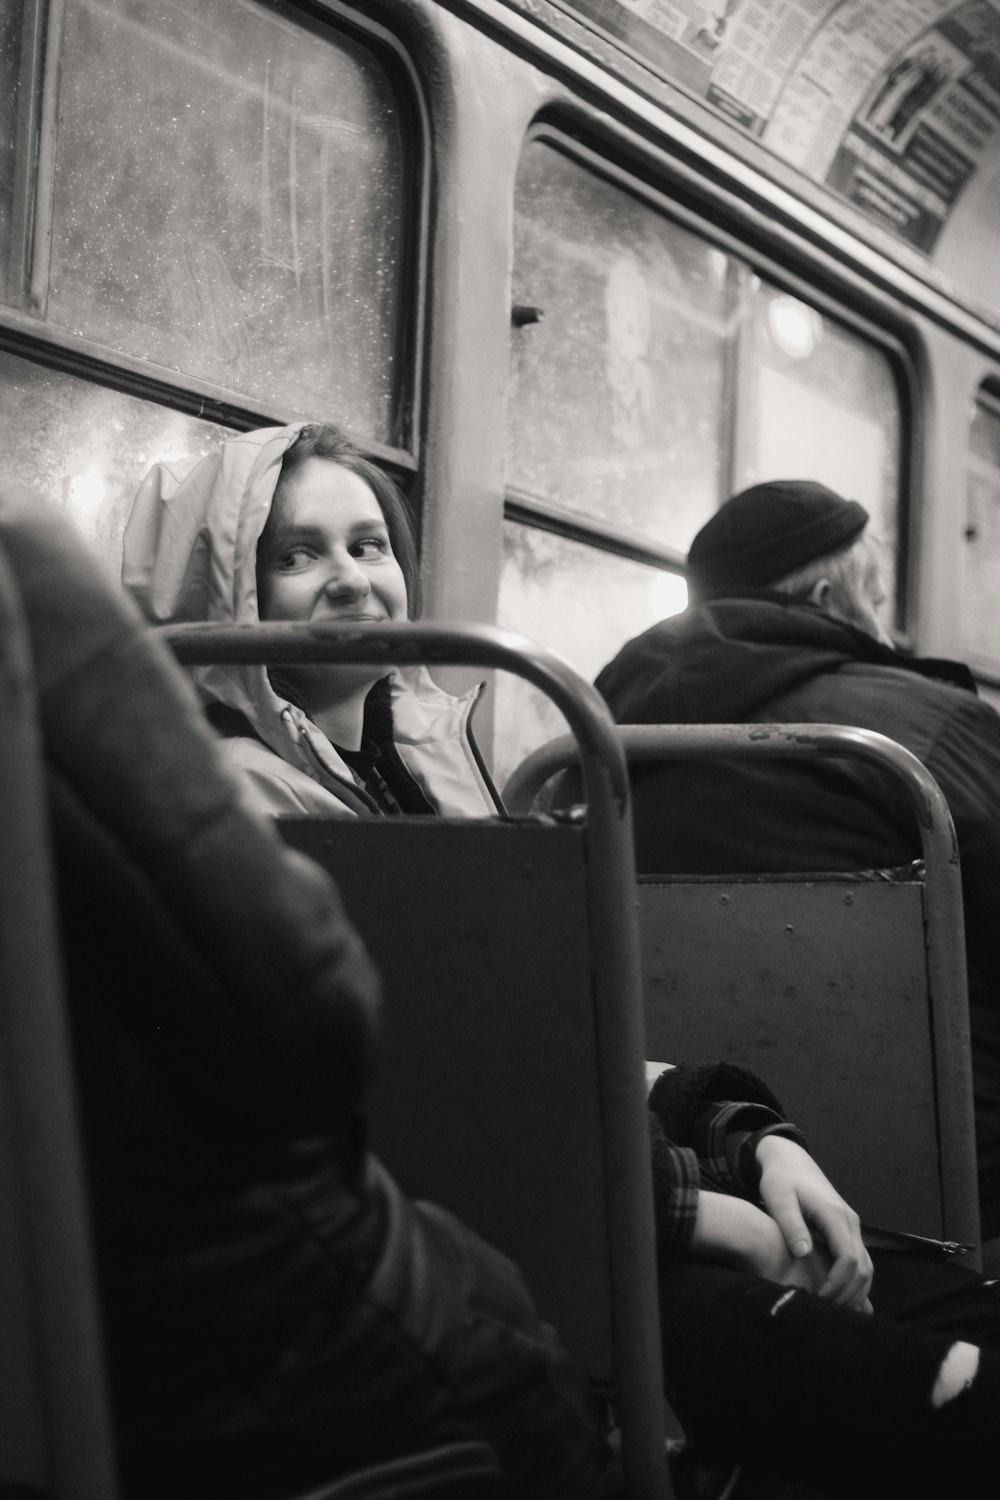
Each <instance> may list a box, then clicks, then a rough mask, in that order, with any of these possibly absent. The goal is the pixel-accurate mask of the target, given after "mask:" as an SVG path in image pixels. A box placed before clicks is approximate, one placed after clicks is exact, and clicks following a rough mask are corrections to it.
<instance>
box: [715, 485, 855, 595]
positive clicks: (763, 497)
mask: <svg viewBox="0 0 1000 1500" xmlns="http://www.w3.org/2000/svg"><path fill="white" fill-rule="evenodd" d="M867 524H868V512H867V511H866V510H865V508H864V506H863V505H859V504H858V502H857V501H856V500H842V499H841V497H840V496H839V495H837V494H835V493H834V491H833V490H831V489H827V487H826V485H825V484H817V483H816V482H815V481H814V480H812V479H772V480H769V481H768V482H767V483H766V484H754V485H751V486H750V488H749V489H748V490H741V491H740V493H739V494H738V495H734V496H733V497H732V499H731V500H727V501H726V503H725V505H723V506H721V507H720V508H719V510H717V511H716V513H715V515H714V516H713V517H712V519H711V520H710V521H707V522H706V523H705V525H704V526H703V527H702V528H701V530H700V531H699V532H698V535H697V536H696V537H695V539H694V541H693V542H692V543H691V550H690V552H689V553H688V559H687V573H688V583H689V585H690V586H691V590H692V593H693V594H695V595H696V596H700V597H704V596H705V595H707V594H712V593H718V592H719V591H720V590H722V589H725V588H732V587H734V586H735V587H737V588H739V587H743V588H747V587H751V588H755V587H761V588H762V587H764V586H766V585H767V584H769V583H773V582H774V581H775V580H776V579H778V578H783V577H784V576H785V574H786V573H792V572H794V571H795V569H796V568H802V567H804V566H805V564H806V563H809V562H812V561H813V560H814V559H815V558H817V557H823V556H824V555H825V554H826V553H828V552H836V551H839V550H840V549H841V548H842V547H847V546H849V545H850V544H851V542H853V541H854V540H855V538H857V537H858V536H860V535H861V533H862V531H863V530H864V528H865V526H866V525H867Z"/></svg>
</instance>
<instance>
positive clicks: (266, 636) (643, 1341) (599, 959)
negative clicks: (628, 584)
mask: <svg viewBox="0 0 1000 1500" xmlns="http://www.w3.org/2000/svg"><path fill="white" fill-rule="evenodd" d="M159 633H160V634H161V635H162V636H164V637H165V638H166V640H167V641H168V642H169V644H170V646H171V647H172V648H173V651H174V653H175V655H176V657H177V660H178V661H179V662H181V663H182V664H183V665H185V666H209V665H213V666H215V665H230V666H235V665H248V664H264V665H266V666H291V665H296V666H300V665H302V664H303V663H319V662H328V663H345V664H347V663H350V664H352V665H354V664H358V663H364V664H368V663H371V664H374V665H378V666H380V667H384V668H385V669H386V670H388V668H389V667H390V666H394V665H412V664H415V663H424V664H431V665H447V666H474V667H477V668H494V669H500V670H503V671H506V672H512V673H514V674H516V675H517V676H519V677H523V678H526V679H527V681H529V682H530V683H532V684H533V686H535V687H537V688H540V689H541V691H542V692H544V693H546V694H547V695H548V697H550V698H551V699H552V701H553V702H554V703H555V705H556V707H557V708H558V709H559V710H560V712H561V713H562V714H563V716H564V717H565V719H566V721H567V722H568V724H569V725H570V728H571V729H572V731H573V734H574V735H575V736H576V740H575V742H574V743H575V744H576V746H577V754H578V757H579V762H580V765H581V770H582V774H583V783H584V787H585V789H586V795H587V801H588V805H589V807H590V817H589V819H588V826H587V839H588V845H589V859H588V875H587V893H588V894H587V901H588V915H589V919H590V940H591V962H592V970H593V974H594V995H595V1013H596V1022H597V1040H598V1066H599V1069H600V1077H601V1084H600V1086H601V1093H602V1103H603V1106H604V1109H603V1113H604V1119H605V1121H606V1156H607V1165H608V1171H607V1208H608V1223H609V1235H610V1241H611V1256H610V1272H611V1282H612V1298H613V1303H614V1316H613V1324H612V1341H613V1349H614V1362H615V1370H616V1373H617V1379H618V1389H619V1393H620V1397H621V1420H622V1455H623V1460H624V1464H625V1471H626V1480H627V1483H628V1493H629V1496H630V1497H631V1500H670V1497H671V1496H672V1495H673V1490H672V1488H671V1484H670V1477H669V1473H668V1470H667V1464H666V1458H665V1451H664V1407H663V1398H662V1389H663V1376H662V1364H661V1357H660V1337H659V1327H658V1320H657V1319H655V1318H652V1319H651V1318H649V1317H648V1316H644V1315H643V1313H642V1308H643V1306H644V1305H645V1307H646V1308H647V1309H648V1308H650V1307H655V1306H656V1265H655V1248H654V1247H655V1234H654V1227H653V1218H652V1200H651V1194H650V1182H651V1176H650V1170H651V1169H650V1161H649V1142H648V1128H647V1125H646V1118H645V1115H646V1105H645V1072H644V1067H643V1057H644V1050H645V1049H644V1043H643V1012H642V986H641V977H640V966H639V935H638V921H637V913H636V909H635V903H634V900H633V882H634V869H635V859H634V849H633V842H632V819H631V810H630V801H629V786H628V773H627V768H626V765H625V758H624V755H623V753H622V748H621V745H620V743H619V741H618V737H617V734H616V731H615V727H614V724H613V723H612V720H611V717H610V715H609V713H608V710H607V707H606V706H605V704H604V701H603V699H602V698H601V697H600V695H599V694H598V693H597V692H596V690H595V689H594V688H593V687H592V686H591V685H590V684H589V683H588V682H586V681H585V679H584V678H582V677H581V676H579V674H578V673H577V672H576V671H575V670H574V668H573V667H571V666H570V665H569V663H568V662H567V661H565V660H564V659H563V658H562V657H560V656H558V655H556V654H555V653H554V652H552V651H549V650H548V649H547V648H546V647H543V646H540V645H538V644H537V643H536V642H534V641H531V640H529V639H528V638H527V637H526V636H521V635H516V634H514V633H512V632H510V631H502V630H497V629H494V628H492V627H489V626H484V625H449V624H422V623H421V624H386V625H370V626H369V625H366V626H364V627H362V628H360V629H359V628H358V627H357V626H353V627H352V626H343V625H334V624H328V623H325V622H324V623H322V624H312V623H308V624H299V623H279V624H268V625H241V626H240V625H238V626H233V625H172V626H166V627H163V628H162V629H161V630H160V632H159ZM637 1291H639V1292H640V1293H641V1294H640V1295H637Z"/></svg>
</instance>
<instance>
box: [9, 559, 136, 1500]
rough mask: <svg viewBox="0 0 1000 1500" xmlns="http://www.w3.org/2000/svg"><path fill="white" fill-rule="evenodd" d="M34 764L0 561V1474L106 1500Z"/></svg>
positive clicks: (96, 1317) (70, 1096)
mask: <svg viewBox="0 0 1000 1500" xmlns="http://www.w3.org/2000/svg"><path fill="white" fill-rule="evenodd" d="M42 765H43V759H42V747H41V737H40V733H39V728H38V719H37V703H36V696H35V688H34V667H33V662H32V657H31V645H30V639H29V635H28V628H27V623H26V621H25V618H24V611H23V609H22V607H21V597H20V590H19V589H18V586H17V581H16V579H15V577H14V573H13V569H12V567H11V566H10V563H9V561H8V559H7V556H6V554H5V552H4V550H3V548H0V849H2V851H3V858H2V859H0V1034H2V1040H3V1054H4V1055H3V1058H2V1064H0V1082H2V1086H3V1093H4V1098H3V1104H4V1114H3V1120H4V1128H5V1129H6V1131H7V1132H8V1140H9V1145H10V1149H11V1153H12V1157H13V1163H12V1170H13V1172H14V1173H15V1175H16V1177H17V1178H18V1179H19V1180H18V1181H17V1184H16V1186H17V1194H16V1201H15V1202H12V1203H6V1204H5V1205H4V1210H3V1211H4V1213H5V1215H6V1216H7V1218H8V1220H9V1221H10V1223H11V1224H12V1225H14V1226H16V1225H17V1221H18V1218H19V1205H20V1206H21V1207H23V1209H24V1213H23V1220H24V1238H25V1242H26V1261H27V1264H26V1266H25V1274H26V1279H27V1282H28V1288H29V1306H28V1308H27V1309H25V1318H26V1320H27V1321H28V1322H29V1323H30V1324H31V1325H32V1327H33V1339H34V1340H35V1341H36V1343H35V1347H36V1348H37V1350H38V1364H37V1367H36V1368H35V1369H34V1370H32V1369H29V1368H19V1369H18V1370H17V1372H16V1374H15V1375H14V1377H13V1378H14V1379H15V1380H16V1391H17V1399H16V1401H15V1400H11V1401H8V1403H7V1409H5V1411H4V1413H3V1415H4V1418H5V1428H6V1424H8V1423H9V1424H11V1428H10V1429H7V1430H5V1431H4V1433H3V1438H2V1440H0V1469H2V1477H3V1479H4V1480H5V1481H6V1482H7V1483H9V1484H11V1485H12V1487H13V1488H14V1489H17V1490H18V1492H19V1493H20V1492H21V1490H22V1489H23V1491H24V1493H25V1494H27V1493H29V1492H31V1493H34V1492H35V1491H36V1490H37V1492H38V1493H42V1492H45V1493H48V1494H51V1495H53V1496H55V1497H57V1500H113V1496H114V1494H115V1463H114V1455H113V1446H112V1437H111V1419H110V1407H109V1403H108V1391H107V1382H106V1379H105V1370H104V1362H103V1357H102V1353H101V1331H100V1314H99V1311H98V1305H97V1294H96V1286H97V1281H96V1275H95V1271H94V1264H93V1251H92V1245H91V1241H90V1235H89V1213H88V1208H87V1203H86V1191H85V1188H84V1170H83V1155H82V1149H81V1146H80V1123H79V1111H78V1110H77V1107H76V1086H75V1080H74V1077H73V1065H72V1061H71V1054H70V1038H69V1022H68V1018H67V1015H66V1004H65V996H64V987H63V975H62V969H61V965H60V962H59V951H60V945H59V924H58V920H57V916H56V907H55V895H54V890H55V886H54V878H53V870H52V862H51V857H50V840H49V826H48V813H47V794H46V786H45V781H44V775H43V771H42ZM8 1332H9V1330H8ZM5 1336H6V1334H5ZM16 1344H17V1341H16V1340H14V1341H13V1345H14V1347H16ZM7 1395H8V1396H12V1395H13V1392H12V1391H10V1390H8V1392H7Z"/></svg>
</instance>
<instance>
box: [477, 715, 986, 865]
mask: <svg viewBox="0 0 1000 1500" xmlns="http://www.w3.org/2000/svg"><path fill="white" fill-rule="evenodd" d="M616 732H617V736H618V741H619V744H620V745H621V747H622V750H623V751H624V754H625V758H626V759H627V760H628V761H629V762H642V761H657V760H689V759H690V758H691V757H692V756H695V755H709V756H712V757H716V758H719V759H724V758H727V757H728V758H731V759H739V758H741V757H743V756H750V755H753V756H763V757H770V758H773V759H776V760H781V759H784V760H807V759H811V758H814V757H817V758H830V757H831V756H837V755H853V756H855V757H857V758H858V759H859V760H865V761H868V762H869V764H872V765H877V766H881V767H882V768H883V769H884V770H888V771H889V772H890V773H891V774H892V775H894V776H895V777H896V779H897V780H898V781H899V783H900V784H901V786H902V788H903V790H904V792H905V793H906V796H907V798H908V799H909V802H910V806H911V807H912V809H913V812H914V814H915V815H916V818H917V823H918V825H919V827H920V837H921V843H922V845H923V852H924V858H925V859H927V860H928V861H929V860H930V859H931V858H932V857H934V858H936V859H940V860H943V861H944V862H945V863H947V864H954V865H957V864H958V841H957V839H956V837H955V828H954V824H953V823H952V819H951V813H950V812H949V810H948V804H947V802H946V801H945V798H944V794H943V793H942V791H941V788H940V787H939V786H938V784H937V782H936V781H935V780H934V777H933V776H932V775H931V773H930V772H929V771H928V770H927V767H926V766H925V765H924V763H923V762H922V761H921V760H918V758H917V757H916V756H915V755H914V754H913V752H912V751H910V750H907V749H906V748H905V746H903V745H900V744H897V742H896V741H895V740H891V739H889V737H888V735H884V734H877V733H876V732H875V731H874V730H872V729H854V728H851V727H850V726H848V725H845V724H621V725H619V726H618V728H617V731H616ZM574 760H575V755H574V751H573V741H572V739H571V738H570V736H569V735H561V736H560V737H559V738H558V739H553V740H549V741H548V743H547V744H545V745H541V746H540V747H539V748H538V749H537V750H535V751H534V752H533V753H532V754H531V755H529V756H527V757H526V759H525V760H523V761H522V762H521V764H520V765H519V766H517V767H516V768H515V770H514V771H513V772H512V774H511V776H510V779H509V780H508V782H507V784H506V786H505V787H504V791H503V796H504V802H505V803H506V805H507V806H508V807H509V808H510V810H511V812H513V813H515V814H516V813H522V814H523V813H527V812H529V811H530V810H531V806H532V804H533V802H534V800H535V798H536V797H537V796H538V793H539V792H540V791H541V789H542V787H543V786H544V785H545V783H546V782H547V781H549V780H551V778H552V777H553V776H555V775H557V774H558V772H560V771H564V770H566V769H567V768H568V767H569V766H571V765H572V764H573V763H574Z"/></svg>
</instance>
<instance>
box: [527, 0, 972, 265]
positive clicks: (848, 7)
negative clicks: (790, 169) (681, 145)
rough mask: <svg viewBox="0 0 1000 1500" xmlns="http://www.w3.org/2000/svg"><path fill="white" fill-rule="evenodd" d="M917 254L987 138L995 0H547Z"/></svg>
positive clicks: (935, 230) (931, 237) (932, 237)
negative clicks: (848, 203)
mask: <svg viewBox="0 0 1000 1500" xmlns="http://www.w3.org/2000/svg"><path fill="white" fill-rule="evenodd" d="M556 3H557V4H558V6H559V8H560V9H562V10H564V11H567V12H570V13H571V14H574V15H575V16H577V17H578V18H579V19H581V20H584V21H585V22H586V23H587V24H588V25H589V26H590V27H591V28H597V29H598V30H600V31H601V32H602V33H604V34H605V35H606V36H607V37H609V38H610V39H611V40H613V41H614V42H615V43H616V44H617V45H618V46H620V47H622V48H624V49H626V50H627V51H628V52H629V53H631V54H632V55H633V56H634V57H637V58H639V59H640V60H641V61H643V62H645V63H647V64H648V65H650V66H652V67H653V68H655V69H656V71H657V72H659V73H661V74H662V75H663V76H665V77H667V78H669V79H670V80H671V81H672V82H674V83H677V84H679V85H680V86H681V87H683V88H684V89H686V90H687V91H688V92H692V93H694V94H695V95H697V96H698V97H700V98H702V99H704V100H705V101H706V102H707V103H708V104H710V105H712V106H713V107H714V108H715V109H716V110H717V111H719V112H720V113H721V114H723V115H725V116H726V118H727V119H729V120H731V121H733V122H734V123H735V124H736V125H738V126H740V127H741V128H742V129H743V130H745V131H747V132H748V133H749V134H751V135H754V136H756V137H758V138H759V139H760V140H761V141H763V143H764V144H765V145H766V146H767V147H768V148H769V149H770V150H772V151H773V152H774V153H775V155H776V156H778V157H780V158H781V159H782V160H783V161H786V162H788V163H789V165H791V166H794V167H797V168H798V169H799V170H800V171H802V172H804V173H805V174H806V175H807V176H809V177H811V178H812V179H813V180H814V181H816V182H820V183H824V184H826V185H827V186H828V187H831V188H833V189H835V190H836V191H837V192H839V193H841V194H842V195H843V196H844V197H846V198H847V199H849V200H850V201H851V202H852V203H854V204H856V205H857V206H858V207H859V208H860V209H862V210H863V211H864V212H865V213H866V214H868V215H870V216H871V217H872V218H874V219H877V220H878V221H879V222H880V223H882V224H884V225H886V226H888V227H889V228H890V229H892V230H893V231H894V232H895V233H896V234H898V235H900V236H901V237H902V238H903V239H906V240H908V241H909V242H910V243H911V244H914V245H917V246H919V247H920V248H921V249H924V250H929V249H930V248H931V247H932V246H933V244H934V241H935V239H936V237H937V235H938V232H939V230H940V229H941V226H942V224H943V223H944V221H945V219H946V218H947V215H948V212H949V210H950V208H951V206H952V204H953V203H954V202H955V199H956V198H957V196H958V194H959V193H960V192H961V190H962V188H963V187H964V186H965V185H966V184H967V183H968V181H969V180H970V178H971V176H972V174H973V173H974V172H975V170H976V167H977V165H978V164H979V162H980V161H981V159H982V157H983V153H984V152H985V151H986V150H987V149H989V148H990V147H991V146H992V145H993V144H994V141H995V138H996V136H997V134H998V131H1000V0H961V3H959V4H955V3H954V0H556Z"/></svg>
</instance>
